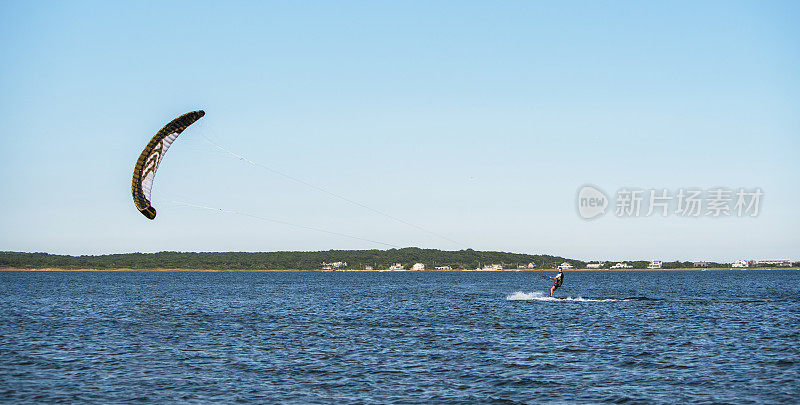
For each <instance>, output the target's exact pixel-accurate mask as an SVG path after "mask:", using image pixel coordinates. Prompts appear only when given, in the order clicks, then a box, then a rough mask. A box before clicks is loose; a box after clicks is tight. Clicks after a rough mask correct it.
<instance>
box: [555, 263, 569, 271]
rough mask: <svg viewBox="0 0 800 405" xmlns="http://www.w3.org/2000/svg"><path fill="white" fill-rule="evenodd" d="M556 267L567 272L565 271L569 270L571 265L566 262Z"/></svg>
mask: <svg viewBox="0 0 800 405" xmlns="http://www.w3.org/2000/svg"><path fill="white" fill-rule="evenodd" d="M558 267H561V268H562V269H564V270H567V269H571V268H572V265H571V264H569V263H567V262H564V263H561V265H560V266H558Z"/></svg>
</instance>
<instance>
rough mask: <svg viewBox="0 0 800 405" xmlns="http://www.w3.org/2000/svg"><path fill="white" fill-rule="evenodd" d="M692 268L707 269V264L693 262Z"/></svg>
mask: <svg viewBox="0 0 800 405" xmlns="http://www.w3.org/2000/svg"><path fill="white" fill-rule="evenodd" d="M692 266H694V267H708V262H694V263H692Z"/></svg>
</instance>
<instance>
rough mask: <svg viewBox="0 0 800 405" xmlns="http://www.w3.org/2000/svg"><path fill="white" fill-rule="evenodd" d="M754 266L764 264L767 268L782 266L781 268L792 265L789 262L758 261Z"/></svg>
mask: <svg viewBox="0 0 800 405" xmlns="http://www.w3.org/2000/svg"><path fill="white" fill-rule="evenodd" d="M756 264H759V265H761V264H765V265H768V266H782V267H792V264H794V263H793V262H792V261H791V260H759V261H758V262H756Z"/></svg>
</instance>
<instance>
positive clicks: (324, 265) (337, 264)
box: [322, 262, 347, 270]
mask: <svg viewBox="0 0 800 405" xmlns="http://www.w3.org/2000/svg"><path fill="white" fill-rule="evenodd" d="M342 267H347V262H333V263H325V262H322V270H339V269H341V268H342Z"/></svg>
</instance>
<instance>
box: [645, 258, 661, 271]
mask: <svg viewBox="0 0 800 405" xmlns="http://www.w3.org/2000/svg"><path fill="white" fill-rule="evenodd" d="M663 264H664V262H662V261H661V260H653V261H651V262H650V264H648V265H647V268H648V269H651V270H655V269H660V268H661V266H662V265H663Z"/></svg>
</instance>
